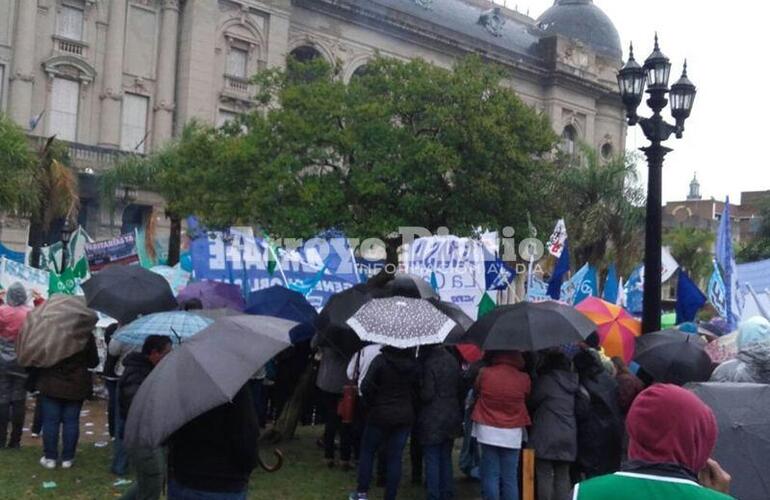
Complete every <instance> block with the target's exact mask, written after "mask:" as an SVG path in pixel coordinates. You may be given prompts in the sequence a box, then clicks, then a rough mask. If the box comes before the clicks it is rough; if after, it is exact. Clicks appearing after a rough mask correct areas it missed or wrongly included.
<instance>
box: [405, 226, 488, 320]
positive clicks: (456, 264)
mask: <svg viewBox="0 0 770 500" xmlns="http://www.w3.org/2000/svg"><path fill="white" fill-rule="evenodd" d="M406 255H407V257H406V262H405V263H404V264H405V266H404V267H405V269H406V271H407V272H408V273H411V274H414V275H416V276H421V277H422V278H424V279H425V281H427V282H429V283H430V276H431V273H435V275H436V284H437V285H438V293H439V295H440V296H441V300H443V301H446V302H451V303H453V304H456V305H457V306H459V307H460V308H462V310H463V311H464V312H465V314H467V315H468V316H470V317H471V318H472V319H474V320H475V319H476V314H477V312H478V306H479V302H480V301H481V298H482V297H483V295H484V291H485V288H486V278H485V274H484V252H483V248H482V243H481V242H479V241H477V240H473V239H470V238H458V237H457V236H431V237H429V238H418V239H416V240H415V241H414V242H413V243H411V244H410V245H409V249H408V251H407V253H406Z"/></svg>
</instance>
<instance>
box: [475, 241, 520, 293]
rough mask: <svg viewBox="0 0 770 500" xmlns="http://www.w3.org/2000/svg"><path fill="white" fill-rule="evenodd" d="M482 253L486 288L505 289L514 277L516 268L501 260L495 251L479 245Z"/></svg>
mask: <svg viewBox="0 0 770 500" xmlns="http://www.w3.org/2000/svg"><path fill="white" fill-rule="evenodd" d="M481 250H482V252H483V255H484V281H485V283H486V289H487V290H505V289H507V288H508V287H509V286H510V285H511V283H513V281H514V280H515V279H516V270H515V269H514V268H512V267H511V266H509V265H508V264H506V263H505V262H503V259H501V258H500V257H499V256H498V255H497V254H496V253H495V254H493V253H492V251H490V250H488V249H487V247H486V246H484V245H481Z"/></svg>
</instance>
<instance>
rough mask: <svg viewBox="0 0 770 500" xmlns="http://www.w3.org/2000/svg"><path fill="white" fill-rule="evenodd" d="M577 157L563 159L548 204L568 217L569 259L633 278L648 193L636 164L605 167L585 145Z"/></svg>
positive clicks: (623, 159) (622, 161)
mask: <svg viewBox="0 0 770 500" xmlns="http://www.w3.org/2000/svg"><path fill="white" fill-rule="evenodd" d="M580 151H581V154H580V155H578V156H577V157H575V158H561V161H560V163H561V167H560V172H559V177H558V179H557V182H556V184H555V188H554V192H553V194H552V196H551V197H550V198H549V199H552V200H554V203H555V204H556V205H557V207H558V209H559V212H560V213H562V214H564V219H565V222H566V225H567V233H568V234H569V245H570V254H571V256H572V258H573V259H574V262H575V263H576V264H577V265H582V264H583V263H586V262H588V263H591V264H593V265H596V266H599V267H601V266H604V265H609V264H610V263H615V264H616V266H617V268H618V271H619V272H620V273H621V274H623V275H628V274H629V273H630V271H631V268H632V267H633V266H634V265H636V264H637V263H638V262H639V261H640V260H641V258H642V253H643V251H644V202H645V196H644V191H643V190H642V189H641V187H640V186H639V184H638V177H637V171H636V159H635V157H633V156H618V157H615V158H612V159H610V160H609V161H607V162H606V163H603V162H601V161H600V160H599V157H598V155H597V153H596V151H595V150H593V149H591V148H589V147H587V146H585V145H583V146H581V148H580Z"/></svg>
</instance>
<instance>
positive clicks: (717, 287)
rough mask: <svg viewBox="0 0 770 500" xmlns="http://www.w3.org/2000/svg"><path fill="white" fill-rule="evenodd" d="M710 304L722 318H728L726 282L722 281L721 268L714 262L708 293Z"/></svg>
mask: <svg viewBox="0 0 770 500" xmlns="http://www.w3.org/2000/svg"><path fill="white" fill-rule="evenodd" d="M706 295H708V299H709V302H710V303H711V305H712V306H714V309H716V311H717V314H719V316H720V317H721V318H725V319H726V318H727V290H725V282H724V280H723V279H722V273H720V272H719V266H717V263H716V261H714V272H712V273H711V279H710V280H709V284H708V289H707V291H706Z"/></svg>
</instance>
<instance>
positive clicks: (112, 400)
mask: <svg viewBox="0 0 770 500" xmlns="http://www.w3.org/2000/svg"><path fill="white" fill-rule="evenodd" d="M104 386H105V387H106V388H107V427H109V429H108V430H109V432H110V437H115V433H116V432H117V431H116V428H115V418H116V417H117V413H118V408H117V404H118V381H117V380H107V379H105V380H104Z"/></svg>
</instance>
